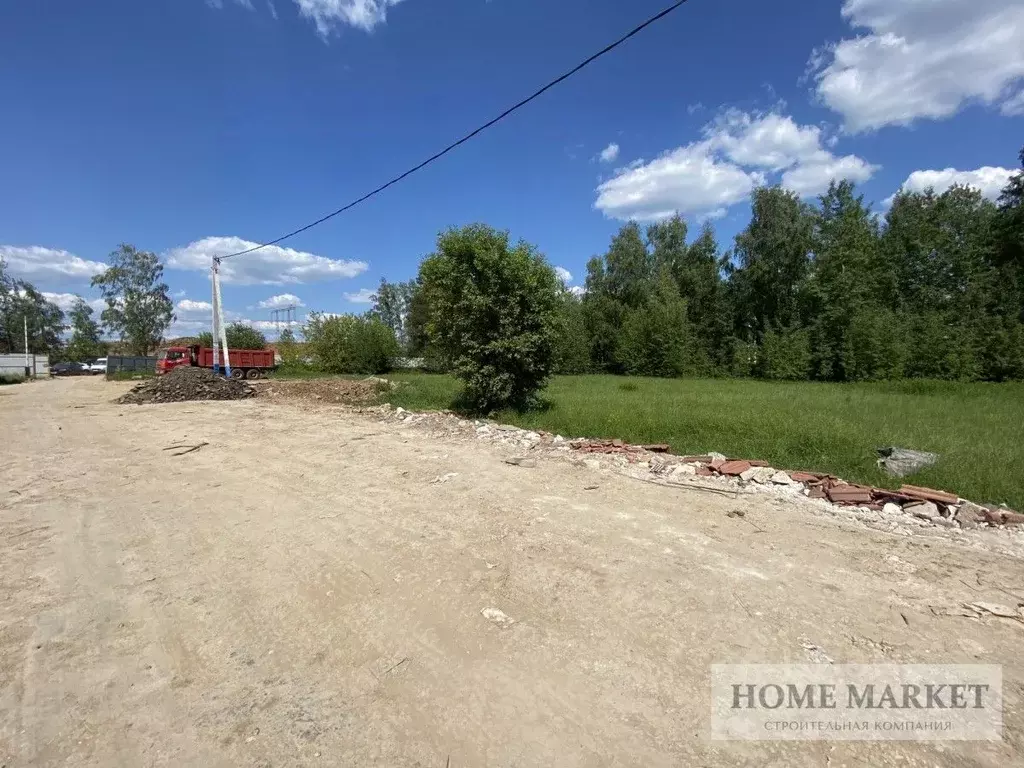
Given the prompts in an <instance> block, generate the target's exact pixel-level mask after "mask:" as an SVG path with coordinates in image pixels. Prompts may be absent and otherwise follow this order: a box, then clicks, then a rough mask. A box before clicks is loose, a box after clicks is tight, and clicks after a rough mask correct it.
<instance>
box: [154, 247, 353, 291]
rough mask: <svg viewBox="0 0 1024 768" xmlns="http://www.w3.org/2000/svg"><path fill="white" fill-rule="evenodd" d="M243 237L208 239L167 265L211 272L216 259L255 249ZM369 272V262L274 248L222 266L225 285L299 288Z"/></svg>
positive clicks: (174, 254) (176, 252)
mask: <svg viewBox="0 0 1024 768" xmlns="http://www.w3.org/2000/svg"><path fill="white" fill-rule="evenodd" d="M257 245H258V243H254V242H251V241H249V240H243V239H242V238H240V237H206V238H203V239H202V240H197V241H196V242H194V243H189V244H188V245H186V246H184V247H182V248H175V249H173V250H171V251H169V252H168V253H167V266H168V267H170V268H172V269H192V270H200V271H203V272H207V271H208V270H209V269H210V263H211V259H212V258H213V257H214V256H226V255H227V254H229V253H235V252H237V251H244V250H246V249H248V248H255V247H256V246H257ZM367 269H368V266H367V264H366V263H365V262H362V261H345V260H342V259H329V258H327V257H326V256H318V255H316V254H314V253H306V252H305V251H296V250H294V249H292V248H283V247H281V246H279V245H271V246H268V247H266V248H263V249H261V250H259V251H255V252H254V253H247V254H246V255H244V256H236V257H235V258H233V259H228V260H227V261H224V262H222V263H221V268H220V275H221V282H223V283H234V284H237V285H296V284H301V283H315V282H320V281H324V280H339V279H342V278H349V277H355V276H357V275H360V274H362V273H363V272H365V271H366V270H367Z"/></svg>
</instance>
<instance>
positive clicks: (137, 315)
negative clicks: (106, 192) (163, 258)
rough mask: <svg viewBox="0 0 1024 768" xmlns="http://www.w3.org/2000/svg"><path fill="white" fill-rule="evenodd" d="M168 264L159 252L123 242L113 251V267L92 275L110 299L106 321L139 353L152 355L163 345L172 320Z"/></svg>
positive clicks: (104, 317)
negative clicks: (161, 341) (166, 279)
mask: <svg viewBox="0 0 1024 768" xmlns="http://www.w3.org/2000/svg"><path fill="white" fill-rule="evenodd" d="M163 274H164V267H163V264H161V263H160V259H159V258H157V256H156V254H155V253H150V252H148V251H140V250H137V249H136V248H135V246H133V245H128V244H127V243H123V244H122V245H121V246H120V247H119V248H118V249H117V250H116V251H114V252H113V253H111V254H110V267H108V268H107V269H106V270H105V271H104V272H102V273H101V274H99V275H96V276H95V277H94V278H93V279H92V285H93V286H95V287H98V288H99V289H100V292H101V293H102V294H103V298H104V299H105V300H106V302H107V308H106V309H105V310H103V314H102V319H103V324H104V325H105V326H106V327H107V328H108V329H109V330H110V331H112V332H113V333H117V334H118V335H119V336H120V338H121V340H122V341H127V342H128V345H129V346H130V348H131V350H132V352H133V353H134V354H136V355H148V354H149V353H150V352H151V351H152V350H154V349H155V348H156V347H158V346H159V345H160V340H161V339H162V338H163V334H164V331H166V330H167V329H168V328H169V327H170V325H171V323H173V322H174V304H173V302H172V301H171V297H170V295H169V289H168V287H167V284H166V283H164V282H163Z"/></svg>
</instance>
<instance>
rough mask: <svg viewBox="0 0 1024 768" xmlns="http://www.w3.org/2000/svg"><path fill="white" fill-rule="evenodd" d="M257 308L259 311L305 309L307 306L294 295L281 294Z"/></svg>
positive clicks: (264, 301)
mask: <svg viewBox="0 0 1024 768" xmlns="http://www.w3.org/2000/svg"><path fill="white" fill-rule="evenodd" d="M256 306H257V307H258V308H259V309H284V308H285V307H304V306H306V305H305V304H303V303H302V299H300V298H299V297H298V296H296V295H295V294H294V293H280V294H278V295H277V296H271V297H270V298H269V299H264V300H263V301H261V302H260V303H259V304H257V305H256Z"/></svg>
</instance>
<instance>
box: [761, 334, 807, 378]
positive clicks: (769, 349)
mask: <svg viewBox="0 0 1024 768" xmlns="http://www.w3.org/2000/svg"><path fill="white" fill-rule="evenodd" d="M810 370H811V341H810V336H809V334H808V332H807V330H806V329H804V328H801V329H795V328H791V329H786V330H779V331H772V330H769V331H768V332H766V333H765V335H764V338H763V339H762V340H761V351H760V355H759V357H758V360H757V372H758V375H760V376H761V377H762V378H765V379H790V380H799V379H806V378H807V374H808V373H809V372H810Z"/></svg>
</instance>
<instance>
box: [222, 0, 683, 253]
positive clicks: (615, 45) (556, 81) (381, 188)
mask: <svg viewBox="0 0 1024 768" xmlns="http://www.w3.org/2000/svg"><path fill="white" fill-rule="evenodd" d="M687 2H689V0H678V2H675V3H673V4H672V5H670V6H669V7H668V8H666V9H665V10H663V11H661V12H660V13H657V14H655V15H654V16H652V17H651V18H649V19H647V21H645V22H644V23H643V24H641V25H639V26H638V27H635V28H633V29H631V30H630V31H629V32H627V33H626V34H625V35H623V36H622V37H620V38H619V39H618V40H616V41H615V42H613V43H610V44H609V45H607V46H605V47H604V48H602V49H601V50H600V51H598V52H597V53H595V54H594V55H593V56H590V57H589V58H587V59H586V60H584V61H582V62H580V63H579V64H577V65H576V66H575V67H573V68H572V69H570V70H569V71H568V72H566V73H565V74H563V75H561V76H559V77H557V78H556V79H554V80H552V81H551V82H549V83H548V84H547V85H545V86H544V87H543V88H541V89H539V90H537V91H535V92H534V93H533V94H531V95H530V96H527V97H526V98H525V99H523V100H522V101H520V102H518V103H517V104H515V105H513V106H511V107H509V108H508V109H506V110H505V111H504V112H502V113H501V114H500V115H498V116H497V117H495V118H494V119H493V120H490V121H488V122H486V123H484V124H483V125H481V126H480V127H479V128H477V129H475V130H474V131H472V132H471V133H467V134H466V135H465V136H463V137H462V138H461V139H459V140H458V141H455V142H453V143H451V144H449V145H448V146H447V147H445V148H444V149H442V150H441V151H440V152H437V153H436V154H434V155H431V156H430V157H428V158H427V159H426V160H424V161H423V162H422V163H420V164H419V165H417V166H414V167H412V168H410V169H409V170H408V171H406V172H405V173H403V174H401V175H399V176H395V178H393V179H391V181H389V182H387V183H386V184H382V185H381V186H379V187H377V188H376V189H374V190H372V191H371V192H367V193H366V194H365V195H363V196H362V197H360V198H359V199H358V200H353V201H352V202H351V203H349V204H348V205H345V206H343V207H341V208H339V209H338V210H336V211H332V212H331V213H328V214H327V215H326V216H322V217H321V218H319V219H317V220H316V221H314V222H311V223H309V224H306V225H305V226H304V227H299V228H298V229H296V230H293V231H292V232H289V233H288V234H286V235H281V237H279V238H277V239H276V240H270V241H269V242H266V243H261V244H259V245H255V246H253V247H252V248H247V249H246V250H244V251H237V252H236V253H229V254H228V255H227V256H220V257H215V260H216V261H223V260H224V259H231V258H234V257H235V256H244V255H245V254H247V253H253V252H255V251H259V250H261V249H263V248H267V247H269V246H271V245H277V244H278V243H280V242H282V241H284V240H287V239H289V238H291V237H295V235H298V234H301V233H302V232H305V231H306V230H307V229H312V228H313V227H316V226H318V225H320V224H323V223H324V222H325V221H327V220H328V219H333V218H334V217H335V216H337V215H338V214H341V213H344V212H345V211H348V210H350V209H352V208H355V207H356V206H357V205H359V204H360V203H364V202H366V201H367V200H369V199H370V198H371V197H374V196H375V195H378V194H380V193H381V192H383V191H384V190H386V189H387V188H388V187H391V186H394V185H395V184H397V183H398V182H400V181H402V180H403V179H405V178H407V177H409V176H412V175H413V174H414V173H416V172H417V171H420V170H422V169H424V168H426V167H427V166H428V165H430V164H431V163H433V162H435V161H437V160H440V159H441V158H442V157H444V156H445V155H447V154H448V153H449V152H451V151H452V150H453V149H456V148H457V147H460V146H462V145H463V144H465V143H466V142H467V141H469V140H470V139H473V138H475V137H476V136H478V135H479V134H481V133H483V132H484V131H486V130H487V129H488V128H491V127H492V126H494V125H496V124H498V123H500V122H501V121H502V120H504V119H505V118H506V117H508V116H509V115H511V114H512V113H513V112H515V111H516V110H519V109H521V108H523V107H525V106H526V105H527V104H529V103H530V102H531V101H534V100H535V99H537V98H539V97H540V96H542V95H543V94H545V93H547V92H548V91H550V90H551V89H552V88H554V87H555V86H556V85H558V84H560V83H562V82H564V81H565V80H568V79H569V78H570V77H572V76H573V75H575V74H576V73H577V72H579V71H580V70H581V69H584V68H585V67H587V66H589V65H590V64H593V63H594V62H595V61H597V60H598V59H600V58H601V57H602V56H604V55H606V54H608V53H611V52H612V51H614V50H615V49H616V48H618V47H619V46H620V45H622V44H623V43H625V42H626V41H627V40H629V39H630V38H632V37H635V36H636V35H638V34H640V33H641V32H643V31H644V30H645V29H647V27H649V26H651V25H652V24H654V23H656V22H658V21H660V20H661V19H663V18H665V17H666V16H668V15H669V14H670V13H672V12H673V11H675V10H676V9H678V8H680V7H681V6H683V5H685V4H686V3H687Z"/></svg>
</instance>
